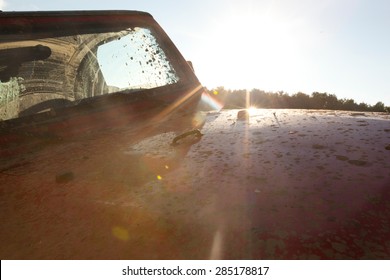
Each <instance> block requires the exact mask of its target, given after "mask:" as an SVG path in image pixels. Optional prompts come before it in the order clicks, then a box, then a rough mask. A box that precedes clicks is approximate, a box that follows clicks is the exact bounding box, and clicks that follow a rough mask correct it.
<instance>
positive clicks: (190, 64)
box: [187, 60, 195, 73]
mask: <svg viewBox="0 0 390 280" xmlns="http://www.w3.org/2000/svg"><path fill="white" fill-rule="evenodd" d="M187 63H188V65H189V66H190V67H191V69H192V71H193V72H194V73H195V69H194V66H193V65H192V61H190V60H187Z"/></svg>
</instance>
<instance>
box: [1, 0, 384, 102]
mask: <svg viewBox="0 0 390 280" xmlns="http://www.w3.org/2000/svg"><path fill="white" fill-rule="evenodd" d="M0 9H3V10H5V11H12V10H18V11H20V10H87V9H92V10H93V9H95V10H100V9H124V10H141V11H146V12H149V13H151V14H152V15H153V16H154V18H155V19H156V20H157V21H158V22H159V23H160V25H161V26H162V27H163V28H164V29H165V31H166V32H167V33H168V35H169V36H170V37H171V39H172V40H173V41H174V43H175V44H176V45H177V46H178V48H179V50H180V51H181V52H182V54H183V55H184V56H185V58H186V59H188V60H191V61H192V62H193V64H194V67H195V71H196V73H197V76H198V77H199V79H200V81H201V82H202V84H203V85H205V86H206V87H208V88H213V87H217V86H224V87H225V88H229V89H252V88H258V89H263V90H270V91H279V90H283V91H285V92H288V93H290V94H293V93H296V92H298V91H301V92H304V93H307V94H311V93H312V92H313V91H319V92H328V93H333V94H336V96H337V97H338V98H352V99H354V100H355V101H356V102H357V103H359V102H366V103H368V104H370V105H373V104H375V103H376V102H377V101H382V102H384V103H385V105H387V106H390V33H389V32H390V31H389V30H390V1H388V0H321V1H314V0H187V1H182V0H164V1H163V0H161V1H158V0H155V1H152V0H150V1H147V0H110V1H97V0H67V1H53V0H50V1H49V0H31V1H29V0H0Z"/></svg>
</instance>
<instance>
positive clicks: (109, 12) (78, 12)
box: [0, 10, 151, 16]
mask: <svg viewBox="0 0 390 280" xmlns="http://www.w3.org/2000/svg"><path fill="white" fill-rule="evenodd" d="M116 14H123V15H145V16H151V14H149V13H147V12H143V11H134V10H61V11H0V16H39V15H42V16H47V15H49V16H63V15H116Z"/></svg>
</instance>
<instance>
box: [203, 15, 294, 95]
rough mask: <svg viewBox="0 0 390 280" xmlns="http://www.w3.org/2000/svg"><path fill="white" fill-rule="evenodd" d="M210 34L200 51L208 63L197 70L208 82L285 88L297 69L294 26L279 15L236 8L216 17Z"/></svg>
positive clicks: (233, 87)
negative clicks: (292, 27)
mask: <svg viewBox="0 0 390 280" xmlns="http://www.w3.org/2000/svg"><path fill="white" fill-rule="evenodd" d="M209 36H210V38H211V39H210V40H208V41H209V42H210V44H208V46H207V50H205V51H204V52H202V54H201V55H202V58H201V59H205V60H206V61H207V62H208V64H207V65H208V67H205V68H202V69H199V71H197V74H198V76H199V77H200V79H201V80H202V83H204V84H205V85H206V86H208V85H209V84H211V85H212V86H211V87H216V86H221V85H222V86H225V87H227V88H232V89H251V88H261V89H265V90H267V89H273V88H276V90H283V88H282V86H283V84H286V83H288V82H290V81H293V76H294V73H295V72H296V71H298V69H297V68H298V67H299V63H298V58H297V48H296V47H295V43H294V40H295V39H294V34H293V33H292V32H291V26H290V25H289V22H287V21H286V20H284V19H280V18H278V17H277V16H276V15H272V14H267V15H265V14H263V15H261V14H260V15H259V14H255V13H252V12H250V11H242V12H240V11H237V12H236V13H234V14H232V15H229V16H226V17H221V18H220V19H219V20H218V21H216V22H215V27H214V28H213V33H212V34H209Z"/></svg>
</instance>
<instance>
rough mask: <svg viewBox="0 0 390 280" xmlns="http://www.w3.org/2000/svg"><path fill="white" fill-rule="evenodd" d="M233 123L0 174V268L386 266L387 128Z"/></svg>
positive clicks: (337, 116) (118, 136)
mask: <svg viewBox="0 0 390 280" xmlns="http://www.w3.org/2000/svg"><path fill="white" fill-rule="evenodd" d="M238 112H239V111H238V110H230V111H221V112H218V113H217V112H216V113H204V114H197V115H195V116H194V117H193V118H192V120H191V121H192V128H194V127H195V128H198V129H200V132H201V133H202V134H203V136H201V137H200V134H199V133H194V134H190V133H187V134H184V136H183V137H179V138H176V140H177V141H175V143H176V144H177V145H172V141H173V140H174V139H175V137H176V136H178V135H180V134H181V133H182V132H186V131H188V129H189V128H187V126H185V127H183V126H181V127H180V126H179V125H178V122H177V120H174V121H168V122H164V123H160V124H159V125H152V124H150V123H147V122H146V123H143V124H140V125H139V126H138V128H137V127H136V126H135V127H132V128H126V129H121V130H110V131H109V130H106V131H104V132H103V133H101V134H100V135H99V137H98V138H96V137H97V135H93V136H92V135H91V137H83V139H75V140H72V141H67V142H63V143H56V144H53V145H50V146H48V147H45V148H44V149H43V150H41V151H39V152H36V153H34V154H30V155H28V157H26V158H25V159H24V160H22V161H19V165H15V166H14V167H11V168H8V169H6V170H3V171H2V173H1V175H0V185H1V186H2V188H1V193H0V195H1V201H2V203H1V210H2V211H1V213H2V214H1V215H2V217H1V220H2V224H3V228H4V229H7V230H3V231H2V233H1V238H0V240H1V246H2V248H3V249H2V255H1V257H2V259H7V258H38V259H41V258H43V259H45V258H49V259H50V258H54V259H61V258H67V259H68V258H71V259H80V258H81V259H83V258H87V259H91V258H92V259H96V258H97V259H132V258H134V259H209V258H218V259H260V258H265V259H301V258H304V259H317V258H322V259H388V258H389V257H390V243H389V241H388V240H390V232H389V230H390V229H389V220H390V219H389V217H390V206H389V204H388V200H389V198H390V192H389V191H390V174H389V170H390V151H389V149H390V147H389V145H390V118H389V115H380V114H374V113H364V114H362V113H359V114H357V113H351V112H338V111H307V110H256V111H254V112H251V114H250V115H249V116H247V115H246V114H243V115H242V114H241V113H240V114H238ZM237 115H239V118H238V119H237ZM179 123H180V122H179Z"/></svg>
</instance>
